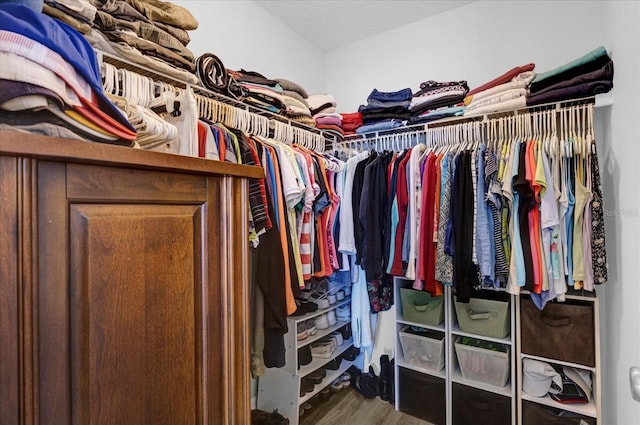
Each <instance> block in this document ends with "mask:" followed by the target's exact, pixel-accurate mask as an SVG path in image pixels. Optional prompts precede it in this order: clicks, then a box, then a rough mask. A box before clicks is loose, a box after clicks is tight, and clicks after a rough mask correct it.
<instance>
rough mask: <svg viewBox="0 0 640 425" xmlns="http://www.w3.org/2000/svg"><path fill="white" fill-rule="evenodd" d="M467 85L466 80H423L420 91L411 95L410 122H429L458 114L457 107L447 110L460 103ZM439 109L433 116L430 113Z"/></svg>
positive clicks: (467, 87)
mask: <svg viewBox="0 0 640 425" xmlns="http://www.w3.org/2000/svg"><path fill="white" fill-rule="evenodd" d="M468 92H469V86H467V82H466V81H464V80H463V81H445V82H438V81H433V80H429V81H425V82H424V83H421V84H420V91H418V92H417V93H415V94H414V95H413V98H412V99H411V104H410V105H409V109H410V111H411V123H412V124H413V123H416V124H417V123H422V122H429V121H433V120H435V119H440V118H445V117H449V116H455V115H460V110H459V108H455V109H451V110H448V108H450V107H455V106H456V105H458V104H459V103H461V102H462V101H463V100H464V98H465V96H466V95H467V93H468ZM438 109H441V110H442V111H440V112H439V113H438V114H437V115H436V116H435V117H434V116H433V115H432V113H433V112H434V111H436V110H438ZM443 111H444V112H443Z"/></svg>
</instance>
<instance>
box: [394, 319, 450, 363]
mask: <svg viewBox="0 0 640 425" xmlns="http://www.w3.org/2000/svg"><path fill="white" fill-rule="evenodd" d="M420 329H421V328H420ZM400 344H401V345H402V353H403V354H404V361H405V362H407V363H409V364H412V365H415V366H418V367H423V368H425V369H429V370H434V371H441V370H442V369H443V368H444V334H443V333H441V332H436V331H430V330H426V329H424V330H422V329H421V330H420V331H415V330H412V329H411V327H409V326H405V327H403V328H402V329H401V330H400Z"/></svg>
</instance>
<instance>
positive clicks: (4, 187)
mask: <svg viewBox="0 0 640 425" xmlns="http://www.w3.org/2000/svg"><path fill="white" fill-rule="evenodd" d="M0 217H2V220H1V221H0V294H1V296H0V418H1V419H2V420H1V421H0V422H2V424H6V425H17V424H18V419H19V415H18V396H19V394H20V388H19V377H18V370H19V368H18V365H19V360H18V353H19V349H18V346H19V341H20V337H19V335H20V333H19V328H18V323H19V316H18V314H19V306H20V298H19V292H18V291H19V285H18V160H17V159H16V158H0Z"/></svg>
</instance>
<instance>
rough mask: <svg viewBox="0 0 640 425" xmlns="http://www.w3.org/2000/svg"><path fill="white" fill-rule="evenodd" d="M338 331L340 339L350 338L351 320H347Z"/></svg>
mask: <svg viewBox="0 0 640 425" xmlns="http://www.w3.org/2000/svg"><path fill="white" fill-rule="evenodd" d="M339 331H340V333H341V334H342V339H344V340H345V341H346V340H348V339H349V338H351V322H348V323H347V324H346V325H344V326H343V327H341V328H340V329H339Z"/></svg>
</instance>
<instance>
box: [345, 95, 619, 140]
mask: <svg viewBox="0 0 640 425" xmlns="http://www.w3.org/2000/svg"><path fill="white" fill-rule="evenodd" d="M587 103H593V104H594V108H596V109H598V108H604V107H607V106H611V105H613V92H608V93H603V94H598V95H596V96H590V97H583V98H578V99H568V100H562V101H560V102H553V103H545V104H541V105H535V106H528V107H526V108H520V109H514V110H511V111H503V112H494V113H490V114H484V115H474V116H467V117H465V116H461V117H449V118H443V119H440V120H435V121H431V122H429V123H426V124H415V125H407V126H404V127H398V128H393V129H389V130H380V131H372V132H368V133H361V134H352V135H349V136H345V137H344V141H347V142H352V141H357V140H365V139H375V138H378V137H384V136H391V135H397V134H403V133H413V132H420V131H426V130H427V129H429V128H433V127H441V126H443V125H448V124H457V123H461V122H472V121H486V120H488V119H490V118H496V117H504V116H513V115H517V114H518V113H520V112H527V111H540V110H553V109H557V110H560V109H561V108H563V107H566V106H572V105H580V104H587Z"/></svg>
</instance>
